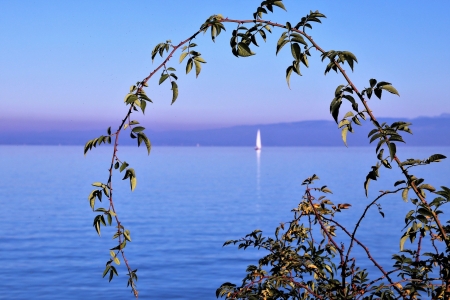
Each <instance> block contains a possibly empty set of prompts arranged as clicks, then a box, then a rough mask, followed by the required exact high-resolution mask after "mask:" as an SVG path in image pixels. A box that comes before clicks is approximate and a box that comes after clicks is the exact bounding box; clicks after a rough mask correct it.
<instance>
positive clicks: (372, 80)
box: [369, 78, 377, 88]
mask: <svg viewBox="0 0 450 300" xmlns="http://www.w3.org/2000/svg"><path fill="white" fill-rule="evenodd" d="M369 82H370V87H371V88H373V87H374V86H375V85H376V84H377V80H376V79H373V78H372V79H370V80H369Z"/></svg>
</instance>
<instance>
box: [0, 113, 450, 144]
mask: <svg viewBox="0 0 450 300" xmlns="http://www.w3.org/2000/svg"><path fill="white" fill-rule="evenodd" d="M399 120H401V121H406V122H411V123H412V124H413V125H412V126H411V130H412V132H413V135H410V134H408V133H403V137H404V140H405V141H406V143H407V145H409V146H450V114H442V115H441V116H438V117H419V118H415V119H397V118H380V119H379V122H380V123H382V122H387V123H388V124H391V123H393V122H395V121H399ZM258 129H260V130H261V139H262V145H263V147H265V146H281V147H288V146H341V145H342V144H343V142H342V139H341V132H340V130H339V129H338V128H337V125H336V123H335V122H333V121H301V122H292V123H278V124H265V125H247V126H234V127H228V128H220V129H208V130H190V131H183V130H174V131H165V132H153V131H150V130H146V134H147V136H148V137H149V138H150V140H151V141H152V144H153V145H158V146H196V145H199V146H245V147H253V146H254V144H255V139H256V132H257V130H258ZM372 129H373V125H372V124H371V122H370V121H366V122H363V126H354V131H355V133H353V134H351V133H349V134H348V137H347V142H348V145H349V146H368V145H369V140H368V139H367V134H368V132H369V131H370V130H372ZM103 131H104V130H91V131H67V132H61V131H47V132H21V133H9V132H0V144H2V145H24V144H26V145H84V144H85V143H86V141H88V140H90V139H93V138H95V137H98V136H100V135H102V134H105V132H103ZM135 143H136V141H135V140H132V139H131V138H129V137H127V136H126V135H123V139H121V142H120V144H121V145H131V144H135Z"/></svg>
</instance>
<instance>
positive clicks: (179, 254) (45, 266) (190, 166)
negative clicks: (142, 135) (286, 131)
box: [0, 146, 450, 299]
mask: <svg viewBox="0 0 450 300" xmlns="http://www.w3.org/2000/svg"><path fill="white" fill-rule="evenodd" d="M398 148H399V149H398V154H399V156H400V158H401V159H403V160H404V159H406V158H421V159H425V158H427V157H429V156H430V155H431V154H435V153H441V154H444V155H447V156H449V154H450V148H449V147H447V148H445V147H429V148H427V147H423V148H410V147H401V146H399V147H398ZM111 152H112V147H107V146H102V147H100V148H98V149H93V151H92V152H90V153H88V154H87V156H86V157H83V147H82V146H76V147H75V146H0V164H1V165H2V166H3V172H1V174H0V203H1V210H0V219H1V225H2V229H3V230H2V233H1V235H0V236H1V238H0V249H1V250H0V253H1V256H0V257H1V258H2V267H1V269H0V277H1V278H2V280H1V281H0V295H2V296H1V297H5V298H6V299H81V298H85V299H111V298H115V299H132V298H133V296H132V294H130V291H129V290H128V288H127V287H126V281H127V276H126V270H125V267H124V264H123V262H122V264H121V265H120V266H119V267H118V272H119V277H116V278H114V279H113V280H112V281H111V282H110V283H108V280H107V279H106V278H102V272H103V269H104V265H105V262H106V261H107V260H108V259H109V257H110V256H109V249H110V248H112V247H114V246H116V244H115V240H112V238H111V237H112V235H113V228H111V227H108V228H105V227H102V236H101V237H99V236H98V235H97V233H96V232H95V230H94V228H93V227H92V221H93V218H94V217H95V215H96V213H93V212H92V210H91V209H90V207H89V203H88V200H87V197H88V195H89V193H90V191H91V190H92V189H93V187H92V186H91V183H93V182H95V181H103V182H106V181H107V176H108V171H107V169H108V167H109V162H110V160H111V156H110V155H111ZM119 158H120V159H121V160H125V161H127V162H128V163H129V164H130V167H133V168H134V169H135V170H136V176H137V187H136V190H135V191H134V192H131V191H130V189H129V182H128V181H122V180H121V179H122V177H123V173H122V174H118V172H116V173H115V179H114V180H115V181H114V182H113V184H114V188H115V190H114V191H115V196H114V197H115V206H116V210H117V212H118V214H119V216H120V218H121V220H122V222H123V224H124V225H125V227H126V228H128V229H129V230H130V231H131V238H132V242H131V243H128V245H127V248H126V255H127V258H128V260H129V263H130V265H131V267H132V268H133V269H136V268H137V269H138V272H137V274H138V276H139V281H138V282H137V287H138V290H139V293H140V294H139V296H140V297H139V298H140V299H215V290H216V289H217V288H218V287H219V286H220V285H221V284H222V283H223V282H226V281H231V282H234V283H236V284H239V283H240V282H241V280H242V278H243V277H244V275H245V268H246V266H247V265H249V264H257V259H258V258H260V257H261V256H262V255H263V254H264V252H262V251H260V252H258V251H257V250H254V249H248V250H245V251H243V250H237V247H234V246H227V247H222V245H223V243H224V242H225V241H226V240H230V239H237V238H240V237H243V236H245V235H246V234H247V233H250V232H251V231H252V230H254V229H261V230H263V233H264V234H266V235H273V232H274V229H275V227H276V226H277V225H278V224H279V223H280V222H286V221H289V220H291V217H292V213H291V212H290V211H291V209H292V208H294V207H296V206H297V204H298V202H299V201H300V199H301V196H302V194H303V191H304V189H303V188H304V186H301V182H302V181H303V180H304V179H305V178H307V177H309V176H311V175H312V174H317V175H318V176H319V177H320V180H319V181H318V182H317V186H319V187H320V186H322V185H327V186H328V187H329V188H330V189H331V190H332V191H333V194H332V195H330V196H329V199H330V200H331V201H333V202H335V203H350V204H352V208H351V209H350V210H348V211H345V212H344V213H342V214H340V217H339V219H340V220H341V221H342V223H344V224H345V225H347V226H353V225H354V224H355V222H356V220H357V217H358V216H359V214H360V213H361V212H362V210H363V209H364V208H365V206H366V205H367V204H368V203H369V202H370V201H371V200H373V199H374V198H375V197H376V196H377V195H378V194H379V191H380V190H393V189H394V187H393V183H394V182H395V181H397V180H400V179H403V178H402V176H401V174H400V172H399V169H398V168H397V167H395V166H394V167H393V169H392V170H387V169H385V168H382V169H380V175H381V178H380V179H379V180H378V181H376V182H375V181H372V182H371V183H370V192H369V197H368V198H366V197H365V195H364V189H363V182H364V179H365V176H366V174H367V173H368V171H369V170H370V166H372V165H374V164H375V163H376V161H377V159H376V154H375V151H374V149H373V148H365V147H355V148H345V147H335V148H334V147H329V148H307V147H304V148H287V147H286V148H276V147H274V148H269V147H266V148H263V149H262V151H261V154H260V156H259V157H258V156H257V154H256V153H255V151H254V150H253V149H251V148H245V147H154V148H153V149H152V153H151V155H150V156H147V154H146V150H145V149H142V148H137V147H120V148H119ZM413 173H414V174H416V176H417V177H423V178H425V179H426V180H425V182H427V183H430V184H432V185H433V186H435V187H437V188H438V187H439V186H441V185H446V186H450V161H448V160H444V161H443V162H441V163H435V164H431V165H428V166H424V167H417V168H414V169H413ZM380 203H381V205H382V207H383V211H384V213H385V215H386V216H385V218H382V217H381V216H380V214H379V213H378V211H377V209H376V207H375V208H373V209H372V211H370V212H369V214H368V216H367V218H366V220H365V221H364V222H363V224H362V227H361V229H360V231H359V234H358V236H359V237H360V239H361V240H362V241H363V242H365V243H367V245H368V246H369V247H370V248H371V250H372V254H373V255H374V256H375V258H377V259H379V261H380V262H381V263H384V264H385V265H387V266H388V269H389V267H390V266H391V265H392V263H391V261H390V257H391V255H392V254H394V253H396V252H397V251H398V250H399V238H400V236H401V234H402V233H401V229H402V228H403V226H404V221H403V219H404V215H405V214H406V213H407V212H408V211H409V210H410V209H413V206H412V204H411V203H405V202H403V201H402V199H401V195H388V196H386V197H384V198H383V200H381V202H380ZM97 207H98V205H97ZM446 213H447V211H446ZM355 255H356V257H357V259H358V261H361V265H362V266H364V267H366V268H368V269H369V270H374V269H373V266H372V265H371V264H370V262H368V261H367V260H366V259H365V257H366V256H365V254H364V253H362V252H361V251H359V250H358V251H357V252H355ZM1 297H0V298H1Z"/></svg>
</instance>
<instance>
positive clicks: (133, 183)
mask: <svg viewBox="0 0 450 300" xmlns="http://www.w3.org/2000/svg"><path fill="white" fill-rule="evenodd" d="M136 183H137V181H136V177H130V186H131V191H134V189H135V188H136Z"/></svg>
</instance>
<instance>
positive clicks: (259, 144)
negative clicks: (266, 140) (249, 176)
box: [255, 129, 262, 151]
mask: <svg viewBox="0 0 450 300" xmlns="http://www.w3.org/2000/svg"><path fill="white" fill-rule="evenodd" d="M261 147H262V145H261V132H260V131H259V129H258V133H257V134H256V147H255V150H256V151H258V150H261Z"/></svg>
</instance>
